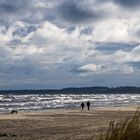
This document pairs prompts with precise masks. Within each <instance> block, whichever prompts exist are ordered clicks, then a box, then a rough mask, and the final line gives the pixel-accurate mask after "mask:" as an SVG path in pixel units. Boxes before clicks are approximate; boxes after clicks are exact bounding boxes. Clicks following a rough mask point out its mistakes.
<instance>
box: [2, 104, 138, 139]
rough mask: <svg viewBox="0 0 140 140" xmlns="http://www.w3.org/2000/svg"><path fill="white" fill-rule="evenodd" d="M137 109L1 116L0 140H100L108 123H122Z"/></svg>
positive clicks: (100, 109) (125, 108)
mask: <svg viewBox="0 0 140 140" xmlns="http://www.w3.org/2000/svg"><path fill="white" fill-rule="evenodd" d="M136 108H137V106H123V107H104V108H96V109H95V108H91V110H90V111H87V110H86V109H85V110H83V111H82V110H80V109H79V110H78V109H73V110H62V109H61V110H59V109H58V110H52V111H46V112H39V111H38V112H29V113H28V112H19V113H18V114H1V115H0V140H97V139H98V135H99V134H100V133H101V132H104V131H105V130H106V129H107V128H108V125H109V122H110V121H112V120H114V121H122V120H124V119H125V118H128V117H130V116H132V115H133V114H134V111H136Z"/></svg>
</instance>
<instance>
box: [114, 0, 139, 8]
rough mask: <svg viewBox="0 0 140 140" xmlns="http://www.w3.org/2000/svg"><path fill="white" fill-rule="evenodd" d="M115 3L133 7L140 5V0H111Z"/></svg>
mask: <svg viewBox="0 0 140 140" xmlns="http://www.w3.org/2000/svg"><path fill="white" fill-rule="evenodd" d="M113 1H114V2H115V3H117V4H120V5H121V6H124V7H129V8H134V7H139V6H140V0H113Z"/></svg>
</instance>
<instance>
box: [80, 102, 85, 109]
mask: <svg viewBox="0 0 140 140" xmlns="http://www.w3.org/2000/svg"><path fill="white" fill-rule="evenodd" d="M84 107H85V104H84V103H83V102H82V103H81V108H82V110H83V109H84Z"/></svg>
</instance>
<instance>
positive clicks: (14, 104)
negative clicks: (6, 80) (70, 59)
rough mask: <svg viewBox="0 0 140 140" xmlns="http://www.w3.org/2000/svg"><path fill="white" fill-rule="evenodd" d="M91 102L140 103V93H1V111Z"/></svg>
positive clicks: (71, 105) (66, 106) (54, 107)
mask: <svg viewBox="0 0 140 140" xmlns="http://www.w3.org/2000/svg"><path fill="white" fill-rule="evenodd" d="M87 101H90V102H91V106H93V107H102V106H108V105H110V106H119V105H129V104H140V95H139V94H29V95H14V94H6V95H0V112H7V111H10V110H12V109H18V110H22V111H27V110H48V109H57V108H78V107H80V103H81V102H87Z"/></svg>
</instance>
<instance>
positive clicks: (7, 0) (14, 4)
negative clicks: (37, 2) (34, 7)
mask: <svg viewBox="0 0 140 140" xmlns="http://www.w3.org/2000/svg"><path fill="white" fill-rule="evenodd" d="M29 5H30V2H29V1H27V0H24V1H21V0H1V1H0V11H1V12H3V13H11V14H12V13H13V12H16V11H20V10H23V9H25V8H28V6H29Z"/></svg>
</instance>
